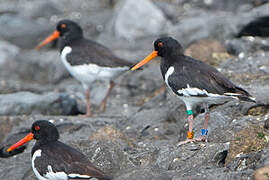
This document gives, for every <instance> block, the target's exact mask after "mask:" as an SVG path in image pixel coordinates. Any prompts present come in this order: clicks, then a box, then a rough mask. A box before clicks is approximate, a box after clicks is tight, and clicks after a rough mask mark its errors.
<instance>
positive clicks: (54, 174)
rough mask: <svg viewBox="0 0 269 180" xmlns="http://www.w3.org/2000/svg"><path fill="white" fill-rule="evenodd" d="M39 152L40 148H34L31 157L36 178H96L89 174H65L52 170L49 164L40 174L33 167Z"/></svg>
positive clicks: (47, 179)
mask: <svg viewBox="0 0 269 180" xmlns="http://www.w3.org/2000/svg"><path fill="white" fill-rule="evenodd" d="M41 152H42V151H41V149H38V150H36V151H35V153H34V154H33V157H32V168H33V171H34V173H35V176H36V177H37V179H38V180H68V178H78V179H79V178H81V179H90V178H91V180H96V178H92V177H91V176H88V175H80V174H76V173H71V174H68V175H67V174H66V173H65V172H53V168H52V166H51V165H48V168H47V173H46V174H45V175H44V176H42V175H40V174H39V172H38V171H37V169H36V168H35V163H34V162H35V159H36V158H37V157H41Z"/></svg>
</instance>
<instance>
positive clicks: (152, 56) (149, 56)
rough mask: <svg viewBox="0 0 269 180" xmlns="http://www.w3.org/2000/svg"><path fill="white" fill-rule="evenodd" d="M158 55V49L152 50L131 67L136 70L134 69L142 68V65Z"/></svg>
mask: <svg viewBox="0 0 269 180" xmlns="http://www.w3.org/2000/svg"><path fill="white" fill-rule="evenodd" d="M157 56H158V51H152V53H151V54H150V55H148V56H147V57H146V58H145V59H143V60H142V61H140V62H139V63H137V64H136V65H135V66H134V67H132V68H131V70H132V71H134V70H136V69H138V68H140V67H141V66H144V65H145V64H147V63H148V62H149V61H151V60H152V59H154V58H155V57H157Z"/></svg>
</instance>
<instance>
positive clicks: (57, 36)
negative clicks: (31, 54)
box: [36, 30, 60, 49]
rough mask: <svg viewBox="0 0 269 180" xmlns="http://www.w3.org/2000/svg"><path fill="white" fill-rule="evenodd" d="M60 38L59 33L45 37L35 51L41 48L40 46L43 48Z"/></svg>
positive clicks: (55, 32)
mask: <svg viewBox="0 0 269 180" xmlns="http://www.w3.org/2000/svg"><path fill="white" fill-rule="evenodd" d="M59 37H60V32H59V31H57V30H56V31H54V32H53V33H52V34H51V35H50V36H49V37H47V38H46V39H45V40H44V41H42V42H41V43H40V44H39V45H38V46H36V49H39V48H41V47H42V46H45V45H46V44H48V43H49V42H51V41H53V40H55V39H57V38H59Z"/></svg>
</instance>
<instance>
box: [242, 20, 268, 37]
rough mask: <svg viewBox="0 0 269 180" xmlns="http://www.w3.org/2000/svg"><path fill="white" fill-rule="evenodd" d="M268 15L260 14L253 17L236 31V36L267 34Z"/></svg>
mask: <svg viewBox="0 0 269 180" xmlns="http://www.w3.org/2000/svg"><path fill="white" fill-rule="evenodd" d="M268 21H269V16H262V17H258V18H257V19H254V20H253V21H251V22H250V23H248V24H247V25H246V26H244V27H243V28H242V29H241V31H240V32H239V33H238V35H237V37H241V36H261V37H268V36H269V23H268Z"/></svg>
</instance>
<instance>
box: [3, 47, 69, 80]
mask: <svg viewBox="0 0 269 180" xmlns="http://www.w3.org/2000/svg"><path fill="white" fill-rule="evenodd" d="M37 71H38V73H37ZM9 72H16V74H15V75H13V76H15V77H17V79H19V80H21V81H28V82H35V83H39V84H55V83H59V82H60V81H61V80H63V79H65V78H67V77H70V76H69V73H68V71H67V70H66V69H65V67H64V65H63V64H62V62H61V60H60V57H59V53H58V52H56V51H49V52H37V51H35V50H33V51H23V52H21V53H20V55H18V56H17V57H16V58H15V60H12V61H8V62H7V63H6V64H5V68H3V72H2V73H3V74H9ZM6 76H8V75H6Z"/></svg>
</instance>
